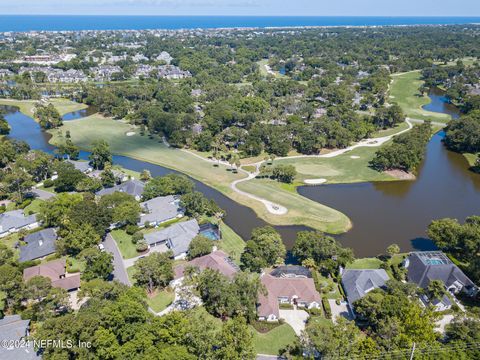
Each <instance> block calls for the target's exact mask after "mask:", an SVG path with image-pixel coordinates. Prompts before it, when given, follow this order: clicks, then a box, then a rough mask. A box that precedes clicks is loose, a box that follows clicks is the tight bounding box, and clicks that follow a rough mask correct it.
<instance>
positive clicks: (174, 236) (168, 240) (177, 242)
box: [145, 219, 200, 259]
mask: <svg viewBox="0 0 480 360" xmlns="http://www.w3.org/2000/svg"><path fill="white" fill-rule="evenodd" d="M199 231H200V226H199V225H198V222H197V220H195V219H192V220H188V221H182V222H179V223H176V224H173V225H171V226H169V227H167V228H165V229H162V230H159V231H156V232H153V233H150V234H146V235H145V241H146V242H147V243H148V245H149V246H150V248H153V247H155V246H161V245H164V246H166V247H167V249H169V250H172V251H173V256H174V257H175V259H181V258H183V257H185V256H186V254H187V252H188V246H189V245H190V242H191V241H192V240H193V238H194V237H195V236H197V235H198V233H199Z"/></svg>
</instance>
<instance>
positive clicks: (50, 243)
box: [19, 228, 57, 262]
mask: <svg viewBox="0 0 480 360" xmlns="http://www.w3.org/2000/svg"><path fill="white" fill-rule="evenodd" d="M56 240H57V233H56V232H55V229H53V228H48V229H43V230H40V231H38V232H35V233H33V234H29V235H27V236H25V239H24V241H25V242H26V243H27V245H25V246H22V247H20V258H19V261H20V262H24V261H29V260H35V259H40V258H42V257H44V256H47V255H50V254H53V253H54V252H55V241H56Z"/></svg>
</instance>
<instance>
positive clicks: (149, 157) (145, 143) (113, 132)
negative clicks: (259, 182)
mask: <svg viewBox="0 0 480 360" xmlns="http://www.w3.org/2000/svg"><path fill="white" fill-rule="evenodd" d="M67 130H69V131H70V134H71V136H72V141H73V142H74V143H75V144H77V145H78V146H79V147H80V148H82V149H87V150H88V149H89V148H90V146H91V144H92V142H93V141H95V140H97V139H103V140H106V141H107V142H108V143H109V144H110V146H111V150H112V152H113V153H116V154H122V155H126V156H130V157H133V158H136V159H139V160H145V161H148V162H151V163H157V164H159V165H163V166H166V167H169V168H172V169H175V170H178V171H181V172H184V173H186V174H188V175H190V176H192V177H193V178H195V179H197V180H199V181H202V182H204V183H206V184H207V185H210V186H212V187H214V188H215V189H217V190H219V191H220V192H222V193H224V194H225V195H227V196H229V197H231V198H232V199H233V200H235V201H238V202H239V203H241V204H243V205H247V206H250V207H251V208H253V209H254V210H255V212H256V213H257V214H258V215H259V216H261V217H262V218H263V219H264V220H266V221H267V222H271V223H273V224H277V225H289V224H305V225H309V226H312V227H314V228H318V229H319V230H325V231H327V230H328V231H331V232H335V233H338V232H343V231H346V230H347V229H348V228H349V227H350V221H349V220H348V218H347V217H346V216H345V215H343V214H341V213H340V212H338V211H336V210H333V209H330V208H328V207H326V206H323V205H321V204H318V203H316V202H314V201H311V200H308V199H305V198H303V197H301V196H299V195H297V194H292V193H287V192H286V191H284V190H282V189H279V188H276V189H275V188H274V189H272V188H270V189H267V192H268V195H269V197H270V198H271V197H274V198H275V199H277V198H278V199H283V200H285V201H284V202H286V203H287V204H288V205H291V206H287V207H289V210H290V208H291V211H289V213H288V214H286V215H282V216H277V215H272V214H270V213H269V212H268V211H267V210H266V208H265V206H264V205H263V204H262V203H260V202H259V201H255V200H253V199H250V198H247V197H245V196H244V195H240V194H238V193H235V192H234V191H233V190H232V189H231V188H230V186H229V184H230V183H231V182H232V181H233V180H236V179H240V178H244V177H245V174H242V173H238V174H234V173H232V172H231V171H228V167H226V166H223V165H220V166H218V167H214V166H213V165H212V164H209V163H208V162H205V161H202V160H200V159H198V158H197V157H195V156H193V155H191V154H189V153H187V152H185V151H181V150H178V149H171V148H167V147H166V146H165V145H164V144H163V143H162V142H161V141H160V140H159V139H158V138H155V139H149V138H148V136H140V135H138V134H135V135H132V136H126V134H127V133H129V132H134V131H135V130H136V129H135V128H133V127H132V126H131V125H129V124H126V123H124V122H121V121H115V120H112V119H106V118H104V117H102V116H100V115H92V116H90V117H88V118H84V119H81V120H74V121H68V122H65V124H64V125H63V127H62V128H61V129H60V130H53V131H51V133H52V134H53V138H52V143H54V144H60V143H63V141H64V137H63V134H64V133H65V132H66V131H67ZM249 183H250V182H249ZM242 185H243V184H242ZM277 189H278V193H277V194H272V193H271V192H270V191H271V190H274V191H277ZM307 209H308V211H306V210H307ZM312 214H313V215H312ZM323 219H324V220H325V221H326V222H327V223H326V224H321V223H319V222H321V221H322V220H323Z"/></svg>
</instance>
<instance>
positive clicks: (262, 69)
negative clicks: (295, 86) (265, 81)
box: [257, 59, 286, 78]
mask: <svg viewBox="0 0 480 360" xmlns="http://www.w3.org/2000/svg"><path fill="white" fill-rule="evenodd" d="M257 64H258V66H259V70H260V74H261V75H262V76H275V77H276V78H285V77H286V76H285V75H282V74H280V73H279V72H278V71H273V74H272V73H269V72H268V71H267V68H266V65H268V59H263V60H260V61H257Z"/></svg>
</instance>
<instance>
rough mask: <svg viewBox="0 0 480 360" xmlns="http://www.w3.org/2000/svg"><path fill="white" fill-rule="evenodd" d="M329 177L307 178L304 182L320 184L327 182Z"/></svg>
mask: <svg viewBox="0 0 480 360" xmlns="http://www.w3.org/2000/svg"><path fill="white" fill-rule="evenodd" d="M326 181H327V179H306V180H304V181H303V182H304V183H305V184H308V185H319V184H323V183H324V182H326Z"/></svg>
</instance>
